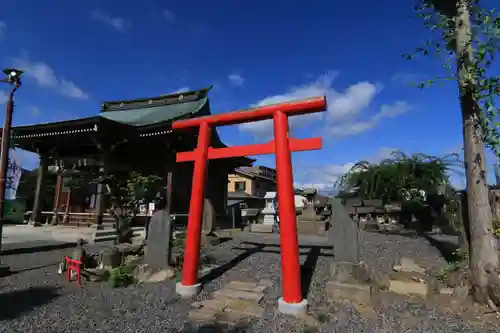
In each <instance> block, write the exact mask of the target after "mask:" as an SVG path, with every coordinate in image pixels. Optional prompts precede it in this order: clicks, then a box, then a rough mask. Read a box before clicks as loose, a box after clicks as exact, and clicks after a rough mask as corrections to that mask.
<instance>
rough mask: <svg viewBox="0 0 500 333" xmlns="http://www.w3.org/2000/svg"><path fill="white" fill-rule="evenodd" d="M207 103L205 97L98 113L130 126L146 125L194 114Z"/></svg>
mask: <svg viewBox="0 0 500 333" xmlns="http://www.w3.org/2000/svg"><path fill="white" fill-rule="evenodd" d="M206 103H207V98H206V97H204V98H201V99H199V100H197V101H192V102H186V103H178V104H171V105H159V106H152V107H147V108H138V109H128V110H123V111H121V110H120V111H106V112H101V113H100V114H99V116H100V117H103V118H105V119H108V120H112V121H116V122H118V123H122V124H126V125H131V126H147V125H153V124H157V123H162V122H165V121H170V120H174V119H178V118H181V117H185V116H188V115H191V114H195V113H197V112H198V111H200V110H201V108H203V106H204V105H205V104H206Z"/></svg>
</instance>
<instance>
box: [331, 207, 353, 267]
mask: <svg viewBox="0 0 500 333" xmlns="http://www.w3.org/2000/svg"><path fill="white" fill-rule="evenodd" d="M331 206H332V215H331V217H330V230H329V232H328V238H329V240H330V242H331V243H333V249H334V258H335V261H339V262H347V263H352V264H358V263H359V228H358V224H357V222H356V221H354V220H353V219H352V218H351V217H350V216H349V213H348V211H347V210H346V208H345V207H344V206H343V205H342V201H341V200H340V199H332V200H331Z"/></svg>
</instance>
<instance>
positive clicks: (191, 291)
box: [175, 282, 201, 298]
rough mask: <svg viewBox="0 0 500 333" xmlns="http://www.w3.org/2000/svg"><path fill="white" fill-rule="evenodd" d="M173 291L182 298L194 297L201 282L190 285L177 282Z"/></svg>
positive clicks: (199, 288) (198, 291)
mask: <svg viewBox="0 0 500 333" xmlns="http://www.w3.org/2000/svg"><path fill="white" fill-rule="evenodd" d="M175 291H176V292H177V294H179V295H180V296H181V297H183V298H189V297H194V296H196V295H198V294H199V293H200V291H201V283H197V284H194V285H192V286H185V285H183V284H182V283H181V282H178V283H177V284H176V285H175Z"/></svg>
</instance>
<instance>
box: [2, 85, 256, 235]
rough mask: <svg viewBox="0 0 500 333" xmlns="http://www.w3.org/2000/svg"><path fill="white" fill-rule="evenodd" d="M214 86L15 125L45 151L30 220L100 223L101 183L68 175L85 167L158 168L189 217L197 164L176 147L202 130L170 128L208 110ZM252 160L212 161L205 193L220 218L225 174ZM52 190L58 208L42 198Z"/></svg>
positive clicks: (27, 143)
mask: <svg viewBox="0 0 500 333" xmlns="http://www.w3.org/2000/svg"><path fill="white" fill-rule="evenodd" d="M209 90H210V88H207V89H201V90H195V91H186V92H180V93H175V94H170V95H164V96H159V97H152V98H142V99H135V100H118V101H108V102H104V103H102V105H101V109H100V112H99V113H98V114H97V115H95V116H92V117H87V118H78V119H72V120H67V121H60V122H51V123H42V124H35V125H29V126H16V127H13V128H12V140H13V143H14V146H15V147H16V148H22V149H24V150H27V151H30V152H34V153H37V154H38V155H39V156H40V167H39V168H38V173H37V186H36V191H35V194H34V203H33V207H32V209H31V213H30V216H29V220H30V222H31V223H32V224H35V225H37V224H40V223H45V222H50V221H52V223H53V224H58V223H64V224H68V223H69V224H80V223H83V224H94V225H96V226H98V227H99V226H102V223H103V220H106V216H107V214H106V209H107V203H106V199H105V195H104V190H103V185H99V184H97V183H95V184H94V183H89V184H87V185H86V186H84V187H79V188H72V186H71V185H68V184H71V182H67V181H66V180H65V178H70V177H75V175H76V174H78V173H79V172H83V171H82V170H85V169H87V170H88V169H94V170H98V171H99V174H101V175H108V174H120V173H123V174H124V175H126V174H127V173H128V172H130V171H137V172H139V173H148V174H156V175H158V176H160V177H162V178H163V179H165V185H166V187H168V186H169V185H170V186H171V193H172V194H171V201H170V205H169V206H170V211H171V213H172V214H176V215H178V216H181V217H182V216H187V213H188V210H189V201H190V196H191V185H192V184H191V183H192V175H193V163H192V162H185V163H176V162H175V153H176V152H179V151H188V150H193V149H194V148H196V143H197V136H198V134H197V133H196V132H176V131H173V130H172V122H173V121H175V120H180V119H189V118H196V117H201V116H207V115H210V113H211V112H210V102H209V99H208V92H209ZM211 133H212V134H211V135H212V138H211V142H212V146H213V147H215V148H224V147H226V145H225V144H224V143H223V142H222V141H221V139H220V137H219V135H218V134H217V131H216V130H215V129H214V130H213V131H211ZM253 162H254V160H252V159H249V158H246V157H237V158H228V159H217V160H213V161H210V163H209V168H208V175H207V186H206V188H207V190H206V193H205V198H206V200H208V201H210V203H211V206H212V207H213V210H215V213H216V215H217V217H218V218H219V217H221V218H222V217H224V216H226V205H227V193H228V174H231V173H233V170H234V169H235V168H239V167H242V166H251V165H252V163H253ZM49 172H56V173H57V179H58V181H57V184H56V186H55V191H50V192H52V193H48V192H49V190H48V189H47V188H46V186H45V184H46V178H47V174H48V173H49ZM168 174H170V176H169V177H167V175H168ZM168 179H171V184H167V182H168ZM47 195H54V207H53V209H52V211H48V212H47V211H43V212H42V207H41V201H42V200H41V198H42V197H43V196H47Z"/></svg>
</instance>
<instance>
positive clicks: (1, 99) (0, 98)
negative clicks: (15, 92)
mask: <svg viewBox="0 0 500 333" xmlns="http://www.w3.org/2000/svg"><path fill="white" fill-rule="evenodd" d="M8 98H9V95H8V94H7V93H6V92H5V91H3V90H0V104H4V103H6V102H7V99H8Z"/></svg>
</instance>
